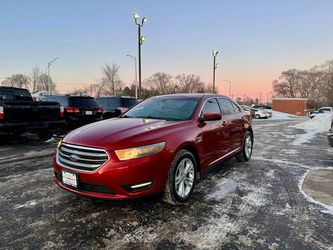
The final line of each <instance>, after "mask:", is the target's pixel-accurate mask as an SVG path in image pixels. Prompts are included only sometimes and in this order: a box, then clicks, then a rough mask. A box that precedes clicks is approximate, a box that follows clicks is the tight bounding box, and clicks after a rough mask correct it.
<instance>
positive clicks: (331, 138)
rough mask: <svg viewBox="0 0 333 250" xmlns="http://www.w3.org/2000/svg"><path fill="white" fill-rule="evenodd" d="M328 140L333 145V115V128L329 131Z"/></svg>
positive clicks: (332, 125)
mask: <svg viewBox="0 0 333 250" xmlns="http://www.w3.org/2000/svg"><path fill="white" fill-rule="evenodd" d="M327 141H328V143H329V145H330V146H331V147H333V116H332V121H331V129H330V131H329V133H328V134H327Z"/></svg>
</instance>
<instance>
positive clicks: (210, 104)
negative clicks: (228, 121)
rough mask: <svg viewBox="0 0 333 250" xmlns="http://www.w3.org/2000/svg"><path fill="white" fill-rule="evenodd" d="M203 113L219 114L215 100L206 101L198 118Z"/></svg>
mask: <svg viewBox="0 0 333 250" xmlns="http://www.w3.org/2000/svg"><path fill="white" fill-rule="evenodd" d="M204 113H219V114H220V113H221V111H220V108H219V105H218V104H217V101H216V99H215V98H211V99H208V100H207V101H206V103H205V106H204V107H203V109H202V112H201V114H200V116H202V114H204Z"/></svg>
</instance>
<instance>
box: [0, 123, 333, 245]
mask: <svg viewBox="0 0 333 250" xmlns="http://www.w3.org/2000/svg"><path fill="white" fill-rule="evenodd" d="M301 120H302V119H300V120H299V119H296V120H285V121H277V120H272V121H269V120H262V121H261V120H260V121H255V122H254V133H255V142H254V151H253V156H252V159H251V160H250V161H249V162H246V163H238V162H236V160H235V159H233V158H232V159H230V160H228V161H226V162H224V163H222V164H220V165H219V166H218V167H217V168H215V169H214V170H212V171H211V172H210V173H208V174H207V176H205V177H204V179H203V180H201V181H200V182H199V183H198V184H197V186H196V189H195V192H194V193H193V197H192V198H191V199H190V200H189V202H187V203H186V204H185V205H183V206H171V205H167V204H165V203H163V202H161V201H160V197H159V196H156V197H149V198H144V199H140V200H133V201H122V202H102V201H94V200H89V199H85V198H82V197H79V196H75V195H73V194H70V193H67V192H65V191H63V190H61V189H60V188H59V187H57V186H56V185H55V184H54V183H53V169H52V163H51V155H52V153H53V152H54V149H55V146H56V141H53V142H48V143H42V142H38V141H37V140H35V139H34V138H33V137H31V138H28V139H27V138H25V137H20V138H15V139H11V140H6V141H4V140H2V141H1V145H0V202H1V206H0V221H1V226H0V248H2V249H22V248H29V249H39V248H44V249H48V248H52V249H78V248H81V249H100V248H106V249H124V248H127V249H150V248H158V249H174V248H184V249H187V248H200V249H205V248H207V249H211V248H222V249H230V248H231V249H235V248H236V249H239V248H241V249H242V248H243V249H244V248H253V249H258V248H265V249H267V248H268V249H285V248H291V249H332V246H333V214H330V213H329V211H326V208H325V207H324V206H322V205H321V204H318V203H315V202H313V201H312V200H311V199H309V198H308V197H307V196H306V195H305V194H304V192H303V191H302V190H301V187H302V181H303V180H304V179H305V177H306V174H307V173H309V171H311V170H316V169H321V168H322V169H329V168H332V167H333V148H330V147H329V146H328V145H327V142H326V138H325V136H324V135H317V136H316V138H315V139H313V140H312V141H311V142H309V143H306V144H301V145H293V144H292V142H293V141H294V140H296V139H297V138H298V137H299V136H300V135H301V134H302V133H304V131H302V130H300V129H296V128H292V127H289V126H290V125H295V124H296V123H298V122H300V121H301Z"/></svg>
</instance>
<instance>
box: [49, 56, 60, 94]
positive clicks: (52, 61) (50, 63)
mask: <svg viewBox="0 0 333 250" xmlns="http://www.w3.org/2000/svg"><path fill="white" fill-rule="evenodd" d="M58 59H59V58H58V57H56V58H54V59H53V60H51V61H50V62H48V63H47V76H48V77H47V90H48V94H49V95H50V94H51V88H50V85H51V74H50V67H51V65H52V63H54V61H55V60H58Z"/></svg>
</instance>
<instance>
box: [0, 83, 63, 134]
mask: <svg viewBox="0 0 333 250" xmlns="http://www.w3.org/2000/svg"><path fill="white" fill-rule="evenodd" d="M62 111H63V110H62V109H61V107H60V105H59V104H58V103H56V102H43V101H42V102H38V101H33V100H32V97H31V94H30V93H29V91H28V90H27V89H23V88H13V87H0V134H16V135H18V134H23V133H26V132H33V133H37V134H38V136H39V138H40V139H41V140H47V139H50V138H51V137H52V134H53V132H54V131H56V130H58V129H60V128H61V127H62V126H63V125H64V118H63V116H62Z"/></svg>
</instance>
